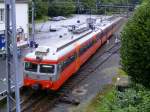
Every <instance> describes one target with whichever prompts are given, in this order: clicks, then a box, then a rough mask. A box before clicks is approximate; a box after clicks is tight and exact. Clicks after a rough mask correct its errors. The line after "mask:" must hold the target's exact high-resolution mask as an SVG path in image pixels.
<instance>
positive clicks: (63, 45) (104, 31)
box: [23, 17, 123, 91]
mask: <svg viewBox="0 0 150 112" xmlns="http://www.w3.org/2000/svg"><path fill="white" fill-rule="evenodd" d="M122 20H123V19H122V18H121V17H111V18H108V19H107V20H103V21H98V22H95V23H94V22H93V24H92V25H91V24H88V25H87V27H86V26H85V25H84V27H78V28H76V26H73V30H69V31H66V32H67V33H64V35H62V34H61V35H59V36H56V37H53V38H50V40H49V41H47V42H45V43H44V44H43V45H39V46H38V47H37V48H36V49H35V50H33V52H30V53H28V54H27V55H26V56H25V57H24V76H23V81H24V87H29V88H41V89H46V90H52V91H57V90H58V89H60V87H61V86H62V85H63V84H64V83H65V82H66V81H67V80H68V79H69V78H70V77H71V76H72V75H74V74H75V73H76V72H77V71H78V70H79V69H80V67H81V66H82V65H83V64H84V63H85V62H86V61H87V60H88V59H89V58H90V57H91V56H92V55H93V54H94V53H95V52H96V51H97V49H99V48H100V47H101V46H102V45H103V44H104V43H105V42H106V41H107V40H108V39H110V37H111V36H112V35H113V34H114V32H116V31H117V30H118V28H119V27H120V25H121V23H122ZM91 26H92V27H91Z"/></svg>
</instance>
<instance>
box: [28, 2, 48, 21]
mask: <svg viewBox="0 0 150 112" xmlns="http://www.w3.org/2000/svg"><path fill="white" fill-rule="evenodd" d="M34 4H35V19H42V18H43V17H44V16H47V14H48V1H47V0H34ZM31 16H32V1H29V20H30V21H31Z"/></svg>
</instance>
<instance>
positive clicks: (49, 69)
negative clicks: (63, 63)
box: [40, 64, 55, 73]
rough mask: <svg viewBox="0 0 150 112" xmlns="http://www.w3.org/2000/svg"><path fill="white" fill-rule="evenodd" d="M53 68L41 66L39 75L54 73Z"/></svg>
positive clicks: (52, 66)
mask: <svg viewBox="0 0 150 112" xmlns="http://www.w3.org/2000/svg"><path fill="white" fill-rule="evenodd" d="M54 68H55V67H54V65H46V64H41V65H40V73H54Z"/></svg>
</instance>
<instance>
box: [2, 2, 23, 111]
mask: <svg viewBox="0 0 150 112" xmlns="http://www.w3.org/2000/svg"><path fill="white" fill-rule="evenodd" d="M5 37H6V75H7V84H8V85H7V109H8V110H7V112H11V111H12V109H13V107H14V104H15V107H16V112H20V93H19V79H18V76H19V74H18V70H17V69H18V57H17V42H16V7H15V0H5ZM12 55H13V56H12ZM12 70H13V71H12ZM12 75H15V81H14V82H13V83H14V84H12V81H13V79H12V77H14V76H12ZM13 86H15V98H14V97H13V96H12V92H13V91H12V87H13Z"/></svg>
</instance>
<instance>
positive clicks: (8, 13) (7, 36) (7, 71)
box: [5, 0, 12, 112]
mask: <svg viewBox="0 0 150 112" xmlns="http://www.w3.org/2000/svg"><path fill="white" fill-rule="evenodd" d="M9 15H10V1H8V0H5V39H6V43H5V46H6V47H5V48H6V78H7V111H8V112H10V110H11V104H12V103H11V100H10V94H11V81H10V63H9V62H10V47H9V45H10V35H9V33H8V32H9V31H10V29H9V28H10V27H9V25H10V16H9Z"/></svg>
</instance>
